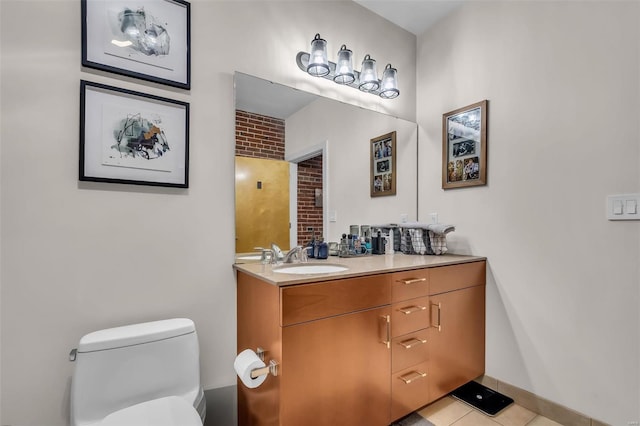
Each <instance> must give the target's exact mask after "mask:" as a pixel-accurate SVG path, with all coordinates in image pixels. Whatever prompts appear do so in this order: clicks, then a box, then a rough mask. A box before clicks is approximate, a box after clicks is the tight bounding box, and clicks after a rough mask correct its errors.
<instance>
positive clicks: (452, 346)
mask: <svg viewBox="0 0 640 426" xmlns="http://www.w3.org/2000/svg"><path fill="white" fill-rule="evenodd" d="M431 272H432V274H431V288H432V289H433V290H432V291H431V292H430V293H432V294H431V296H430V302H431V325H432V327H431V328H430V330H429V332H430V335H429V336H430V338H429V345H430V346H429V347H430V357H429V363H430V364H429V366H430V369H429V372H430V377H429V396H430V399H431V400H436V399H438V398H440V397H442V396H444V395H446V394H448V393H449V392H451V391H452V390H454V389H456V388H457V387H459V386H461V385H463V384H465V383H467V382H468V381H470V380H473V379H474V378H476V377H478V376H480V375H482V374H483V373H484V362H485V358H484V354H485V287H484V285H485V263H484V262H476V263H468V264H463V265H456V266H449V267H446V268H444V267H443V268H434V269H433V270H432V271H431ZM434 291H436V292H438V293H434Z"/></svg>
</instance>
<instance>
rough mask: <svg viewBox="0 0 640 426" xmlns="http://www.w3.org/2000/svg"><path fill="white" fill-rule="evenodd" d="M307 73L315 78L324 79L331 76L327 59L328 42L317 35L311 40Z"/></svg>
mask: <svg viewBox="0 0 640 426" xmlns="http://www.w3.org/2000/svg"><path fill="white" fill-rule="evenodd" d="M307 72H308V73H309V74H310V75H312V76H314V77H323V76H325V75H327V74H329V60H328V59H327V41H326V40H323V39H321V38H320V34H316V36H315V38H314V39H313V40H311V54H310V55H309V65H308V66H307Z"/></svg>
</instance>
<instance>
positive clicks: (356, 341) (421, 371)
mask: <svg viewBox="0 0 640 426" xmlns="http://www.w3.org/2000/svg"><path fill="white" fill-rule="evenodd" d="M484 268H485V266H484V261H476V262H473V263H463V264H459V265H448V266H442V267H423V268H415V269H411V270H407V271H401V272H388V273H376V274H371V275H369V276H364V277H356V278H345V279H334V280H328V281H321V282H314V283H305V284H295V285H287V286H281V287H279V286H277V285H275V284H273V283H269V282H266V281H264V280H261V279H259V278H256V277H255V276H253V275H251V274H248V273H244V272H243V271H242V270H240V269H239V270H238V274H237V277H238V305H237V314H238V352H240V351H242V350H244V349H246V348H251V349H254V350H255V349H256V348H257V347H262V348H264V349H265V350H266V351H267V353H266V357H267V359H276V360H277V361H278V362H279V363H280V365H279V374H278V376H277V377H273V376H269V377H268V378H267V379H266V381H265V382H264V383H263V384H262V385H261V386H260V387H258V388H255V389H248V388H246V387H245V386H244V385H243V384H242V383H240V382H239V383H238V411H239V413H238V421H239V425H240V426H246V425H274V426H275V425H283V426H298V425H312V426H316V425H317V426H324V425H327V426H329V425H331V426H333V425H337V424H354V425H355V424H366V425H367V426H386V425H388V424H389V423H391V422H392V421H394V420H396V419H398V418H400V417H402V416H404V415H407V414H409V413H410V412H411V411H414V410H416V409H418V408H420V407H422V406H424V405H426V404H428V403H430V402H431V401H433V400H435V399H437V398H439V397H440V396H442V395H444V394H446V393H448V392H449V391H451V390H453V389H454V388H455V387H457V386H459V385H460V384H463V383H465V382H467V381H469V380H472V379H474V378H475V377H477V376H479V375H481V374H482V373H483V372H484V270H485V269H484ZM438 325H439V326H440V327H439V328H438V327H437V326H438Z"/></svg>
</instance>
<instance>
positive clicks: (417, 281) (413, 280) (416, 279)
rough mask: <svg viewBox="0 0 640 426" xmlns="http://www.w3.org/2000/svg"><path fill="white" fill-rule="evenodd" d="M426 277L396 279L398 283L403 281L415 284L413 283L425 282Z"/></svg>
mask: <svg viewBox="0 0 640 426" xmlns="http://www.w3.org/2000/svg"><path fill="white" fill-rule="evenodd" d="M426 280H427V279H426V278H425V277H423V278H409V279H406V280H398V282H399V283H405V284H415V283H423V282H425V281H426Z"/></svg>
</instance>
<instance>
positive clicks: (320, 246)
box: [315, 237, 329, 259]
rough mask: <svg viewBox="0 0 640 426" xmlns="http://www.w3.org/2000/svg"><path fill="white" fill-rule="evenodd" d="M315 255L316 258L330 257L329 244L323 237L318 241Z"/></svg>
mask: <svg viewBox="0 0 640 426" xmlns="http://www.w3.org/2000/svg"><path fill="white" fill-rule="evenodd" d="M315 256H316V259H326V258H328V257H329V246H328V245H327V243H326V242H325V241H324V238H322V237H320V240H318V241H317V242H316V248H315Z"/></svg>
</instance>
